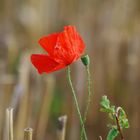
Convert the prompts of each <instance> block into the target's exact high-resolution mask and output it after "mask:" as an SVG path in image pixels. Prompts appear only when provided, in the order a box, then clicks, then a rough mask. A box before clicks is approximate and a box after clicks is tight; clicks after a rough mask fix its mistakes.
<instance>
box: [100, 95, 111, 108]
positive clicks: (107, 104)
mask: <svg viewBox="0 0 140 140" xmlns="http://www.w3.org/2000/svg"><path fill="white" fill-rule="evenodd" d="M100 104H101V106H102V107H103V108H106V109H107V108H110V101H109V100H108V99H107V96H103V97H102V99H101V102H100Z"/></svg>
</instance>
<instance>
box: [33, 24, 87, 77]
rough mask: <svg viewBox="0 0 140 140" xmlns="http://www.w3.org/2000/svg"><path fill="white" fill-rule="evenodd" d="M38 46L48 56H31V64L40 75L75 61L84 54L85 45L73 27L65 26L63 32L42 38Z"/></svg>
mask: <svg viewBox="0 0 140 140" xmlns="http://www.w3.org/2000/svg"><path fill="white" fill-rule="evenodd" d="M39 44H40V45H41V46H42V47H43V48H44V49H45V51H47V53H48V54H32V55H31V61H32V64H33V65H34V66H35V67H36V68H37V70H38V72H39V73H40V74H41V73H43V72H46V73H51V72H53V71H56V70H59V69H62V68H64V67H66V66H67V65H70V64H71V63H72V62H74V61H76V60H77V59H78V58H79V57H80V56H81V55H82V54H83V52H84V49H85V45H84V42H83V40H82V38H81V37H80V35H79V34H78V32H77V31H76V28H75V27H74V26H65V27H64V31H63V32H60V33H55V34H50V35H48V36H45V37H42V38H41V39H40V40H39Z"/></svg>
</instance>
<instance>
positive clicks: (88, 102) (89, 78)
mask: <svg viewBox="0 0 140 140" xmlns="http://www.w3.org/2000/svg"><path fill="white" fill-rule="evenodd" d="M86 71H87V83H88V97H87V104H86V109H85V113H84V119H83V121H84V124H85V122H86V119H87V114H88V110H89V107H90V103H91V75H90V70H89V65H87V66H86ZM81 139H82V140H83V127H82V131H81Z"/></svg>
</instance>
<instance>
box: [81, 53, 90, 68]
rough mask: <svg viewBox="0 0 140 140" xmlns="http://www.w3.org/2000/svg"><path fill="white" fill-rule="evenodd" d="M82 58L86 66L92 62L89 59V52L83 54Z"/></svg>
mask: <svg viewBox="0 0 140 140" xmlns="http://www.w3.org/2000/svg"><path fill="white" fill-rule="evenodd" d="M81 60H82V63H83V64H84V65H85V66H87V65H89V63H90V59H89V56H88V54H86V55H83V56H82V57H81Z"/></svg>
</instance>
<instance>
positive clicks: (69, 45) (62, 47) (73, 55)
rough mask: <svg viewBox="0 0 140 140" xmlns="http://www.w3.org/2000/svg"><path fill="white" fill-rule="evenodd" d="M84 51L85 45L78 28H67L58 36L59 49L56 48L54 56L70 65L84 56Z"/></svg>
mask: <svg viewBox="0 0 140 140" xmlns="http://www.w3.org/2000/svg"><path fill="white" fill-rule="evenodd" d="M84 49H85V44H84V42H83V40H82V38H81V37H80V35H79V34H78V32H77V31H76V28H75V27H74V26H66V27H64V31H63V32H61V33H60V34H59V36H58V40H57V48H56V47H55V50H54V54H55V56H56V57H57V58H59V59H60V60H63V61H65V64H70V63H72V62H74V61H75V60H77V59H78V58H79V57H80V56H81V55H82V54H83V52H84Z"/></svg>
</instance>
